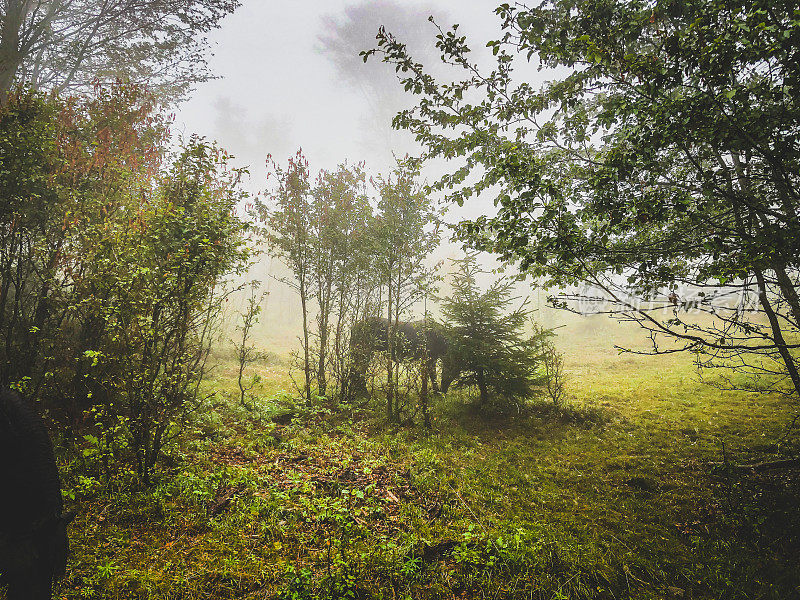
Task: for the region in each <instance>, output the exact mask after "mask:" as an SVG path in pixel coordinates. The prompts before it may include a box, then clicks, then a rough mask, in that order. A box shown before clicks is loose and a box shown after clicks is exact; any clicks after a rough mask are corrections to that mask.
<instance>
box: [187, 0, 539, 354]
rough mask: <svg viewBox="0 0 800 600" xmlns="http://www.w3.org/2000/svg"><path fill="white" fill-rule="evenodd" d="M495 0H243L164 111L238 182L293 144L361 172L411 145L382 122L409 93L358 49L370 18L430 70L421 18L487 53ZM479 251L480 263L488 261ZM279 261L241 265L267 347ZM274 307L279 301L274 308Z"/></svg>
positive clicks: (288, 301)
mask: <svg viewBox="0 0 800 600" xmlns="http://www.w3.org/2000/svg"><path fill="white" fill-rule="evenodd" d="M496 4H497V1H496V0H469V1H468V2H464V1H460V2H459V1H456V0H419V1H416V0H415V1H408V0H375V1H369V0H361V1H359V0H355V1H354V0H350V1H342V0H306V1H304V2H277V1H273V0H243V6H242V7H241V8H240V9H239V10H238V11H237V12H236V13H235V14H234V15H232V16H230V17H228V18H227V19H226V20H225V21H224V23H223V27H222V28H221V29H220V30H219V31H217V32H215V33H214V34H213V36H212V41H213V42H214V44H215V46H214V52H215V56H214V57H213V58H212V59H211V61H210V66H211V68H212V70H213V72H214V73H215V74H216V75H218V76H219V77H220V78H219V79H217V80H215V81H211V82H208V83H205V84H203V85H201V86H199V87H198V89H197V90H196V92H195V93H194V94H193V96H192V98H191V99H190V100H189V101H188V102H186V103H185V104H184V105H183V106H182V107H181V109H180V111H179V112H178V114H177V115H176V128H177V130H178V131H179V132H183V133H185V134H191V133H198V134H200V135H203V136H205V137H207V138H210V139H214V140H217V141H218V142H219V143H220V144H221V145H222V146H223V147H224V148H226V149H227V150H228V151H230V152H231V153H233V154H234V155H235V156H236V157H237V163H238V165H239V166H241V165H249V166H250V171H251V178H250V181H249V182H247V183H246V185H247V188H248V189H249V190H250V191H251V192H258V191H261V190H263V189H264V188H265V187H266V183H265V173H266V169H265V159H266V157H267V155H268V154H271V155H272V156H274V157H275V158H276V159H277V160H278V161H279V162H281V163H284V164H285V161H286V159H287V158H288V157H289V156H290V155H293V154H294V153H295V152H296V151H297V150H298V148H300V147H302V149H303V151H304V153H305V154H306V156H307V157H308V159H309V161H310V166H311V169H312V172H314V171H316V170H318V169H320V168H328V169H330V168H333V167H335V166H336V165H337V164H338V163H340V162H342V161H344V160H348V161H349V162H351V163H352V162H358V161H361V160H364V161H366V163H367V167H368V169H369V170H370V171H371V172H372V173H378V172H382V173H386V172H388V171H389V170H390V169H391V167H392V165H393V163H394V159H393V158H392V152H395V153H396V154H398V155H403V154H405V153H406V152H410V153H412V154H413V153H415V152H416V151H418V149H417V148H416V147H415V145H414V142H413V139H411V138H410V136H408V134H405V133H402V132H396V131H393V130H392V129H391V118H392V117H393V116H394V114H395V113H396V112H397V111H398V110H399V109H401V108H403V107H404V106H406V105H408V104H409V103H413V102H414V101H415V98H414V97H413V96H411V95H408V94H406V93H405V92H403V90H402V87H401V86H400V84H399V83H398V82H397V79H396V77H395V74H394V71H393V69H392V68H391V67H390V66H389V65H385V64H383V63H381V62H380V61H378V60H370V61H369V62H368V63H367V64H366V65H365V64H364V62H363V61H362V59H361V58H360V57H359V56H358V53H359V52H360V51H361V50H366V49H369V48H371V47H373V46H374V43H375V34H376V33H377V30H378V27H379V26H380V25H385V26H386V27H387V29H389V30H390V31H391V32H393V33H395V34H396V35H397V37H398V38H400V39H401V40H402V41H404V42H405V43H407V44H408V47H409V49H410V50H411V51H412V54H413V55H414V57H415V59H417V60H419V61H421V62H423V64H425V65H426V66H428V65H430V66H431V67H432V68H433V72H434V73H437V74H441V73H442V70H441V69H442V68H441V67H440V66H437V65H438V63H439V59H438V57H439V54H438V53H437V51H436V49H435V46H434V43H435V36H436V33H437V31H436V29H435V28H434V26H433V25H432V24H431V23H430V22H428V16H429V15H433V16H434V17H435V18H436V20H437V22H438V23H439V24H440V25H442V26H443V27H449V26H450V25H452V24H454V23H458V24H459V25H460V31H461V32H463V33H465V34H466V35H467V36H468V39H469V40H470V44H471V46H472V48H473V51H474V53H475V55H476V57H477V58H480V57H481V56H484V57H485V58H486V59H489V58H490V56H491V55H490V53H489V52H488V51H487V50H486V49H485V42H486V41H488V40H490V39H494V38H496V37H497V35H498V32H499V24H498V20H497V18H496V16H495V15H494V13H493V9H494V7H495V6H496ZM534 73H535V71H534ZM534 76H535V74H534ZM442 168H443V165H441V164H440V165H433V166H431V167H429V168H428V170H427V174H428V176H429V177H435V176H436V174H437V173H441V170H442ZM490 211H492V203H491V200H490V199H489V198H485V199H483V200H481V201H473V202H472V203H471V204H470V205H469V206H466V207H465V208H463V209H457V210H454V211H451V213H450V214H449V216H448V220H450V221H457V220H459V219H460V218H463V217H467V216H469V217H472V216H476V215H478V214H486V213H487V212H490ZM459 255H460V250H459V249H458V246H457V245H454V244H449V243H447V242H446V241H445V243H444V245H443V246H442V247H441V248H440V249H439V251H438V252H437V253H436V255H435V258H436V259H446V258H448V257H456V256H459ZM485 259H486V262H485V263H484V264H485V265H486V266H487V267H491V266H495V264H496V263H494V261H492V260H491V259H489V257H485ZM280 269H281V267H280V266H279V265H275V264H273V263H272V262H271V261H270V260H269V258H268V257H262V260H261V262H260V263H259V264H258V265H256V266H255V267H254V269H253V270H252V272H251V276H253V277H255V278H257V279H259V280H261V281H262V284H263V285H264V286H265V288H266V289H267V290H268V291H269V293H270V299H269V301H268V309H267V310H266V311H265V314H264V316H263V319H262V323H261V324H260V327H259V329H261V330H263V331H264V332H268V333H267V334H266V335H267V336H268V337H269V339H270V343H271V344H272V345H276V344H277V343H278V342H277V341H276V340H279V339H280V340H293V339H294V336H295V335H296V331H297V326H298V325H297V322H296V321H297V320H298V319H299V312H298V311H296V310H294V309H295V308H296V304H297V301H296V297H295V296H294V294H293V292H291V290H290V289H289V288H288V287H286V286H283V285H281V284H279V283H276V282H275V281H274V280H273V277H270V275H272V276H274V275H275V273H276V272H279V271H280ZM527 293H528V292H525V295H527ZM278 306H281V307H282V308H281V309H279V310H275V309H276V308H277V307H278ZM295 313H296V314H295ZM291 316H294V317H296V318H294V319H293V318H291Z"/></svg>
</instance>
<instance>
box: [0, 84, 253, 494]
mask: <svg viewBox="0 0 800 600" xmlns="http://www.w3.org/2000/svg"><path fill="white" fill-rule="evenodd" d="M158 115H159V114H158V112H156V111H155V107H154V103H153V102H152V100H151V99H149V98H148V97H147V96H146V95H144V94H142V92H141V90H139V89H138V88H136V87H133V86H112V87H111V88H110V89H104V88H100V89H98V90H97V91H96V93H95V95H92V96H86V97H81V98H73V99H69V100H60V99H58V98H57V97H54V96H52V95H48V96H44V95H41V94H36V93H33V92H29V91H26V92H14V93H12V95H11V96H10V97H9V99H8V102H7V103H6V104H5V105H4V106H3V107H2V108H0V156H2V161H3V165H4V166H5V167H6V168H5V169H3V171H2V173H0V190H2V198H3V203H2V206H0V235H2V241H3V242H4V243H3V246H2V249H0V333H1V334H2V343H1V344H0V378H1V379H2V381H1V383H2V384H3V385H11V386H13V387H15V388H17V389H19V390H21V391H23V392H24V393H26V394H28V395H30V396H35V397H36V398H37V399H38V400H40V401H41V402H42V403H43V404H44V406H45V407H47V408H49V409H51V411H52V412H51V414H52V415H53V416H54V417H55V418H57V419H63V420H66V421H67V422H68V423H69V424H70V425H72V433H73V435H74V434H77V433H78V431H77V429H78V428H79V427H81V428H87V427H92V426H94V427H96V428H97V429H98V431H97V432H96V433H98V434H99V435H97V436H94V437H95V438H96V439H102V440H103V446H104V448H105V449H106V450H107V451H108V452H107V453H106V455H108V454H115V455H117V456H118V457H119V458H124V459H130V460H131V461H132V462H133V463H134V465H135V467H136V470H137V473H138V474H139V476H140V477H141V478H142V480H143V481H145V482H147V481H149V480H150V477H151V475H152V473H153V470H154V468H155V466H156V463H157V460H158V458H159V457H160V455H161V453H162V451H163V450H164V447H165V445H166V444H167V443H168V442H169V441H170V440H171V439H173V438H174V437H175V436H176V435H178V434H179V433H180V432H181V430H182V428H181V424H182V423H183V422H184V421H185V419H187V418H188V417H189V416H190V415H191V412H192V410H193V409H195V408H196V407H197V406H198V404H199V401H200V398H199V395H198V394H199V385H200V382H201V381H202V378H203V375H204V365H205V360H206V358H207V356H208V351H209V347H210V342H211V340H212V338H213V334H214V329H213V322H214V319H213V317H214V316H215V315H216V314H218V313H219V311H220V308H221V302H222V298H223V296H224V294H225V282H226V280H227V279H228V278H229V276H230V275H231V273H232V272H235V271H237V270H239V269H240V267H241V266H242V265H243V263H244V262H245V260H246V258H247V256H248V250H247V248H246V247H245V246H244V243H243V235H244V232H245V231H246V229H247V227H246V225H245V224H244V223H243V222H242V221H240V220H239V219H238V218H237V217H236V215H235V213H234V210H233V209H234V207H235V205H236V203H237V202H238V201H239V200H241V198H242V194H241V193H240V192H239V191H238V189H237V182H238V180H239V177H240V173H239V172H237V171H236V170H231V169H228V168H226V163H227V156H226V155H225V154H224V153H223V152H222V151H220V150H219V149H217V148H215V147H213V146H209V145H207V144H205V143H204V142H203V141H202V140H200V139H199V138H192V139H190V140H189V141H188V142H187V143H185V144H183V146H182V148H181V150H180V151H179V152H178V153H177V155H173V154H171V153H168V152H167V151H166V143H167V139H168V138H167V135H166V128H165V127H164V122H163V119H162V118H161V117H160V116H158ZM8 169H10V170H8ZM90 411H91V412H93V413H94V416H95V419H94V422H93V423H92V424H88V423H87V422H86V419H85V417H87V416H89V412H90Z"/></svg>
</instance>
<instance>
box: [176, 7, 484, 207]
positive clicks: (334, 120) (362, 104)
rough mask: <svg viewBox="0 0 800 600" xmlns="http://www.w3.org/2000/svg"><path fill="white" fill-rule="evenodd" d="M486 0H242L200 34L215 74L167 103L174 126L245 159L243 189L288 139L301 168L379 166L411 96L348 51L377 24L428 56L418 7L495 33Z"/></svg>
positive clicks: (470, 30)
mask: <svg viewBox="0 0 800 600" xmlns="http://www.w3.org/2000/svg"><path fill="white" fill-rule="evenodd" d="M494 6H495V1H494V0H491V1H487V0H471V1H469V2H463V1H462V2H458V1H452V0H424V1H419V2H417V1H407V0H397V1H391V0H377V1H368V0H367V1H360V2H359V1H355V2H354V1H352V0H351V1H349V2H348V1H340V0H307V1H304V2H277V1H273V0H244V1H243V6H242V7H241V8H240V9H239V10H238V11H237V12H236V13H235V14H234V15H232V16H230V17H228V18H227V19H226V20H225V21H224V24H223V27H222V29H221V30H219V31H218V32H216V33H215V34H214V35H213V38H212V39H213V42H214V43H215V47H214V51H215V56H214V57H213V58H212V60H211V68H212V70H213V72H214V73H215V74H216V75H218V76H219V77H220V79H218V80H215V81H211V82H208V83H206V84H203V85H201V86H199V88H198V89H197V91H196V92H195V93H194V95H193V96H192V98H191V100H189V101H188V102H186V103H185V104H184V105H183V106H182V107H181V109H180V111H179V112H178V115H177V119H176V125H177V129H178V131H183V132H185V133H187V134H189V133H198V134H200V135H204V136H206V137H208V138H211V139H216V140H217V141H219V142H220V143H221V144H222V146H223V147H225V148H226V149H227V150H229V151H230V152H232V153H233V154H235V155H236V156H237V158H238V159H239V161H240V163H242V164H248V165H250V166H251V170H252V177H251V182H250V184H249V186H248V187H249V188H250V189H251V190H253V191H256V190H259V189H262V188H263V187H264V185H263V182H264V163H265V157H266V156H267V154H272V155H273V156H274V157H275V158H277V159H279V160H280V161H285V159H286V158H288V156H289V155H291V154H293V153H294V152H296V151H297V149H298V148H299V147H302V148H303V150H304V152H305V153H306V155H307V156H308V158H309V160H310V161H311V167H312V169H318V168H332V167H334V166H335V165H336V164H337V163H339V162H341V161H343V160H344V159H347V160H349V161H351V162H353V161H360V160H366V161H367V165H368V167H369V168H370V169H371V170H372V171H373V172H378V171H387V170H388V169H389V168H390V167H391V165H392V151H394V152H398V153H400V154H403V153H405V152H409V151H412V152H413V150H414V146H413V140H411V139H410V137H409V136H407V135H405V134H402V133H399V132H393V131H392V130H391V128H390V120H391V117H392V116H393V115H394V114H395V112H396V111H397V110H398V109H400V108H402V107H403V106H404V105H405V104H407V103H408V102H411V101H413V97H411V96H408V95H406V94H404V93H403V91H402V89H401V87H400V85H399V84H397V82H396V79H395V76H394V73H393V70H392V69H391V68H389V67H388V65H384V64H381V63H380V62H379V61H377V60H371V61H370V62H369V63H368V64H367V65H364V63H363V61H362V60H361V58H360V57H359V56H358V52H359V51H360V50H364V49H367V48H370V47H372V46H373V45H374V40H375V34H376V32H377V29H378V26H379V25H382V24H383V25H386V26H387V28H388V29H389V30H390V31H392V32H395V33H396V34H397V35H398V37H400V38H401V39H403V40H404V41H407V42H408V44H409V48H411V49H412V51H413V53H414V55H415V57H420V58H421V59H422V62H424V63H425V64H434V65H435V63H436V62H437V57H438V54H437V53H436V51H435V48H434V46H433V43H434V41H435V40H434V36H435V34H436V31H435V29H434V27H433V25H432V24H431V23H429V22H428V20H427V19H428V16H429V15H431V14H433V15H434V16H435V17H436V18H437V21H439V22H440V23H441V24H442V25H450V24H453V23H459V24H460V25H461V29H462V30H463V31H465V32H466V33H467V34H468V35H469V36H470V39H475V40H476V43H475V46H477V47H480V46H482V45H483V43H484V42H485V41H486V40H488V39H491V38H492V37H493V36H494V35H495V34H496V32H497V30H498V28H497V19H496V17H495V16H494V14H493V13H492V9H493V8H494ZM478 40H481V43H477V41H478Z"/></svg>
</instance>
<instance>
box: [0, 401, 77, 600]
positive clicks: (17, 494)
mask: <svg viewBox="0 0 800 600" xmlns="http://www.w3.org/2000/svg"><path fill="white" fill-rule="evenodd" d="M70 520H71V516H70V515H64V514H63V501H62V499H61V484H60V481H59V478H58V468H57V466H56V461H55V457H54V455H53V445H52V443H51V442H50V437H49V435H48V433H47V428H46V427H45V424H44V421H43V420H42V418H41V417H40V416H39V415H38V414H37V412H36V410H35V409H34V407H33V406H32V405H31V404H30V403H29V402H28V401H26V400H25V399H23V398H20V396H19V395H18V394H16V393H15V392H13V391H10V390H0V574H1V575H2V578H0V584H2V585H6V586H8V590H7V599H8V600H49V599H50V598H51V594H52V585H53V581H54V580H55V579H56V578H57V577H60V576H61V575H63V574H64V571H65V569H66V562H67V554H68V551H69V540H68V538H67V525H68V523H69V521H70Z"/></svg>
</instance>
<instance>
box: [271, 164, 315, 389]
mask: <svg viewBox="0 0 800 600" xmlns="http://www.w3.org/2000/svg"><path fill="white" fill-rule="evenodd" d="M272 169H273V170H272V173H271V175H274V176H275V180H276V187H275V189H274V190H272V191H271V192H269V194H268V196H269V203H267V202H264V201H258V202H257V203H256V210H257V212H258V214H259V217H260V219H261V220H262V222H263V223H264V225H265V230H264V235H265V238H266V241H267V244H268V245H269V247H270V249H271V251H272V252H273V253H274V254H275V255H276V256H278V257H279V258H280V259H281V260H283V262H284V263H286V265H287V266H288V267H289V269H291V271H292V276H293V279H291V280H290V279H282V280H281V281H282V282H283V283H285V284H286V285H288V286H289V287H291V288H292V289H294V290H295V291H296V292H297V293H298V295H299V297H300V309H301V311H302V315H303V337H302V340H301V341H302V344H303V374H304V380H305V383H304V387H303V394H304V395H305V397H306V400H307V401H308V402H309V403H310V402H311V378H312V373H313V369H312V367H311V330H310V322H309V321H310V312H309V311H310V308H311V307H310V304H311V300H312V297H313V292H314V290H313V277H314V258H315V240H314V236H313V235H312V232H311V229H310V227H309V225H310V224H311V216H312V213H313V206H312V197H311V183H310V181H309V171H308V160H307V159H306V158H305V156H304V155H303V153H302V151H298V152H297V154H296V155H295V156H294V157H293V158H290V159H289V164H288V166H287V168H286V169H285V170H284V169H282V168H281V167H280V166H278V164H277V163H276V162H275V161H273V162H272Z"/></svg>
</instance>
